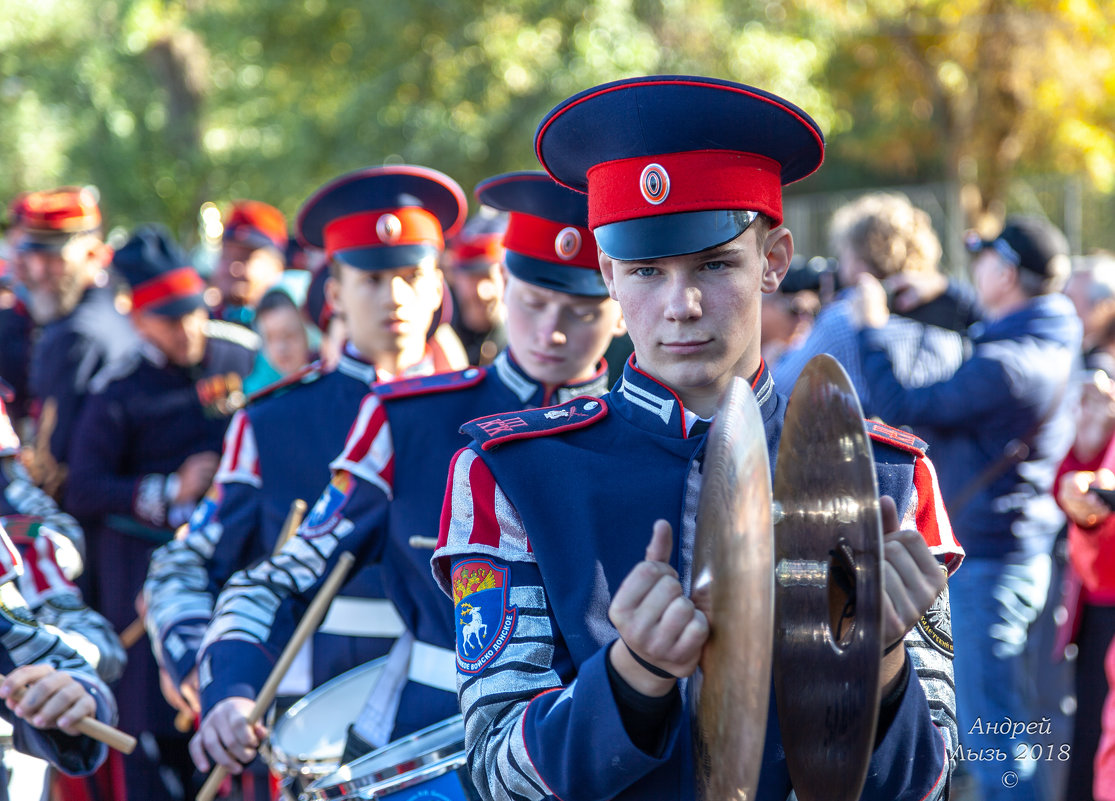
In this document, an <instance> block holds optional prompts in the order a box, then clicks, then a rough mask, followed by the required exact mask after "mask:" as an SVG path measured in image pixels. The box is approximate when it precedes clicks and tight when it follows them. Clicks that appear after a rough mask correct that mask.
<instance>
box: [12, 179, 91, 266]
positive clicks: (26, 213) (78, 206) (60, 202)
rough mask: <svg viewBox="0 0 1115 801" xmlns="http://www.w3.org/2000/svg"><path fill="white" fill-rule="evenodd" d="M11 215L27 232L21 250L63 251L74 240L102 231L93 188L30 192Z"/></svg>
mask: <svg viewBox="0 0 1115 801" xmlns="http://www.w3.org/2000/svg"><path fill="white" fill-rule="evenodd" d="M10 214H11V215H12V217H13V220H16V221H18V224H19V225H20V226H21V227H22V228H23V229H24V232H25V236H24V237H23V239H22V240H21V242H20V245H19V247H20V249H21V250H48V251H56V250H61V249H62V247H63V246H64V245H65V244H66V242H68V241H69V240H70V238H71V237H74V236H77V235H78V234H91V233H98V232H99V231H100V230H101V209H100V205H99V203H98V198H97V193H96V191H95V190H93V189H92V188H91V187H81V186H63V187H59V188H58V189H48V190H44V191H41V192H29V193H28V194H26V195H22V196H20V197H19V198H17V199H16V201H14V202H13V204H12V207H11V209H10Z"/></svg>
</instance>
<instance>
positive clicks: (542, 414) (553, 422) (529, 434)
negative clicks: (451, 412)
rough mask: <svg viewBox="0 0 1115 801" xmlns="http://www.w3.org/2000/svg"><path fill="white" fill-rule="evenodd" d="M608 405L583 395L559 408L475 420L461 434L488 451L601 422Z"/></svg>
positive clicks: (523, 411) (492, 415)
mask: <svg viewBox="0 0 1115 801" xmlns="http://www.w3.org/2000/svg"><path fill="white" fill-rule="evenodd" d="M607 414H608V404H607V403H605V402H604V401H603V400H601V399H600V398H594V397H592V396H591V395H582V396H581V397H579V398H574V399H573V400H571V401H566V402H565V403H562V404H560V405H558V406H543V407H542V408H541V409H522V410H520V411H517V412H501V413H500V414H491V415H488V416H487V417H478V418H476V419H475V420H470V421H469V422H467V423H465V424H464V425H463V426H461V433H462V434H465V435H466V436H469V437H472V438H473V439H474V440H476V441H477V442H478V443H480V447H481V448H483V449H484V450H486V451H488V450H491V449H492V448H495V447H497V446H499V445H503V444H504V443H507V442H514V441H515V440H517V439H533V438H535V437H549V436H552V435H554V434H559V433H561V432H563V431H575V430H576V429H578V428H584V427H585V426H590V425H592V424H593V423H595V422H597V421H599V420H603V419H604V418H605V417H606V416H607Z"/></svg>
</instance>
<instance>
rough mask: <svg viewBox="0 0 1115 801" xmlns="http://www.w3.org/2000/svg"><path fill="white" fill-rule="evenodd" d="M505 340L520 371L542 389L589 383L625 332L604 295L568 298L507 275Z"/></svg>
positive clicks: (613, 308)
mask: <svg viewBox="0 0 1115 801" xmlns="http://www.w3.org/2000/svg"><path fill="white" fill-rule="evenodd" d="M506 280H507V289H506V291H505V293H504V297H505V301H506V304H507V341H508V345H509V347H510V348H511V352H512V354H514V356H515V361H516V362H518V364H519V366H520V367H522V368H523V370H524V372H526V374H527V375H529V376H530V377H531V378H533V379H534V380H535V381H538V382H540V383H542V384H545V385H546V386H550V387H560V386H563V385H565V384H572V383H577V382H579V381H587V380H588V379H589V378H591V377H592V374H593V373H594V372H595V371H596V364H597V362H599V361H600V358H601V357H602V356H603V355H604V351H606V350H607V349H608V345H610V344H611V342H612V337H614V336H617V335H619V334H622V333H623V331H624V328H623V320H622V316H621V314H620V311H619V306H618V305H617V304H616V302H615V301H614V300H612V299H611V298H607V297H600V298H591V297H583V296H580V295H570V294H568V293H565V292H558V291H556V290H553V289H546V288H544V287H540V286H536V285H535V284H530V283H527V282H526V281H522V280H520V279H518V278H516V277H514V276H513V275H510V274H507V276H506Z"/></svg>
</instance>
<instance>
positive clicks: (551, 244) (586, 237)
mask: <svg viewBox="0 0 1115 801" xmlns="http://www.w3.org/2000/svg"><path fill="white" fill-rule="evenodd" d="M503 246H504V247H505V248H507V249H508V250H512V251H514V252H515V253H518V254H519V255H521V256H528V257H530V258H532V259H539V260H541V261H548V262H552V263H554V264H568V265H569V266H571V267H586V268H588V269H590V270H599V269H600V262H599V260H598V259H597V256H596V237H594V236H593V235H592V232H591V231H589V230H588V229H587V228H581V227H580V226H576V225H564V224H562V223H557V222H553V221H552V220H546V219H543V218H542V217H535V216H533V215H530V214H520V213H518V212H511V215H510V217H509V219H508V222H507V233H506V234H504V236H503Z"/></svg>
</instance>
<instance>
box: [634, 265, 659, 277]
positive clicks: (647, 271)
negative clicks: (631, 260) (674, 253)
mask: <svg viewBox="0 0 1115 801" xmlns="http://www.w3.org/2000/svg"><path fill="white" fill-rule="evenodd" d="M633 272H634V274H635V275H637V276H639V277H640V278H650V277H651V276H652V275H654V273H655V269H654V268H653V267H636V268H635V270H634V271H633Z"/></svg>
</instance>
